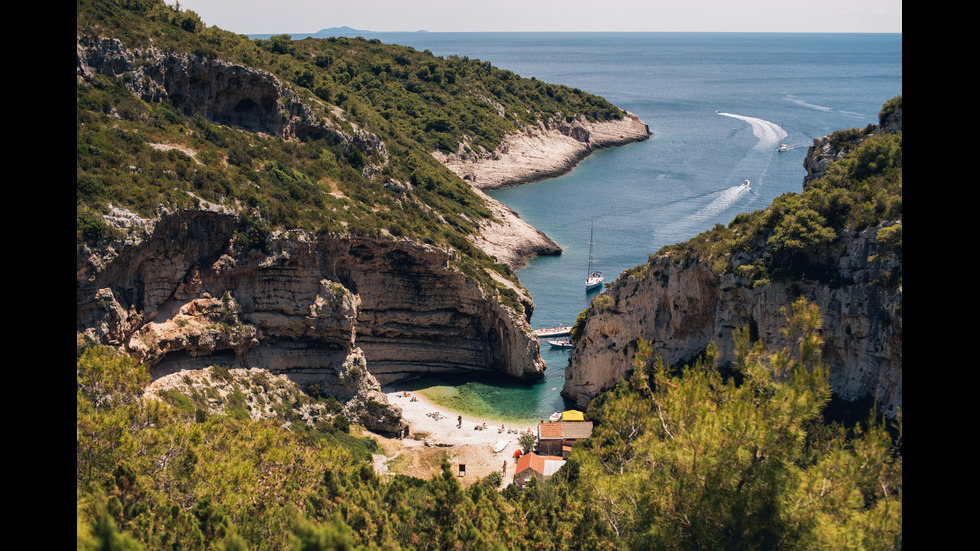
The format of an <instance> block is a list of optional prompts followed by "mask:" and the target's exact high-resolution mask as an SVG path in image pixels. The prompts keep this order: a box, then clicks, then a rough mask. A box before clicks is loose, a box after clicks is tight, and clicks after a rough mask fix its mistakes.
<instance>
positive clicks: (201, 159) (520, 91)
mask: <svg viewBox="0 0 980 551" xmlns="http://www.w3.org/2000/svg"><path fill="white" fill-rule="evenodd" d="M76 6H77V12H76V15H77V32H78V36H79V40H80V42H81V43H83V44H95V43H97V41H98V40H99V39H100V38H101V37H114V38H117V39H119V40H120V41H121V43H122V44H123V46H124V47H126V48H129V49H138V48H149V47H151V46H152V47H153V48H154V49H155V51H166V52H177V53H187V54H189V55H191V56H195V57H197V58H203V59H217V60H222V61H225V62H230V63H238V64H242V65H245V66H248V67H252V68H255V69H259V70H265V71H269V72H271V73H273V74H275V75H276V76H277V77H278V78H279V79H280V81H282V82H283V83H284V85H285V86H286V87H287V88H288V89H289V91H290V92H291V93H292V94H295V97H298V98H299V99H300V101H302V102H303V103H304V104H305V105H306V106H308V107H309V108H310V109H312V111H313V113H314V116H315V117H317V118H318V119H319V120H321V121H328V122H329V124H330V125H332V126H333V127H335V128H337V129H338V130H339V131H340V132H344V133H346V134H347V135H354V134H356V132H357V131H356V129H355V126H356V128H357V129H365V130H367V131H369V132H371V133H373V134H374V135H376V136H378V137H379V138H380V140H381V142H382V143H383V144H384V149H383V150H381V149H378V148H375V147H372V146H369V145H364V144H360V145H357V144H355V143H354V142H352V141H351V140H349V139H347V138H342V137H340V135H339V134H331V133H329V132H328V133H326V134H325V135H322V136H319V135H318V136H319V137H309V138H307V139H305V140H303V141H295V140H293V141H286V140H282V139H279V138H275V137H271V136H269V135H267V134H262V133H256V132H251V131H246V130H243V129H240V128H232V127H228V126H223V125H221V124H217V123H216V122H215V121H212V120H208V119H206V118H205V117H203V116H202V115H201V114H200V113H195V114H193V115H191V116H188V115H185V113H184V112H183V111H182V108H180V107H178V106H176V105H174V104H173V103H171V102H169V101H159V100H149V99H141V98H156V97H160V94H159V91H158V90H154V87H156V86H158V85H157V84H155V83H152V82H150V81H149V80H148V79H144V80H143V81H141V82H136V81H135V80H136V77H135V76H134V73H133V72H125V73H122V74H119V75H115V76H105V75H96V76H94V77H93V78H91V79H86V80H84V81H79V82H78V83H77V86H76V138H77V140H76V181H77V188H76V242H77V244H78V245H83V244H84V245H88V246H98V245H99V244H102V243H105V242H107V241H109V240H115V239H121V238H123V237H124V234H123V232H122V231H121V230H119V229H117V228H114V227H112V226H110V225H108V224H107V223H106V222H105V220H104V219H103V218H102V215H104V214H107V213H108V212H109V209H110V207H116V208H122V209H126V210H128V211H131V212H134V213H136V214H138V215H140V216H143V217H146V218H153V217H155V216H156V215H157V213H158V212H159V211H160V209H161V208H164V209H167V210H170V211H174V210H180V209H194V208H199V207H201V206H202V205H204V204H205V203H211V204H216V205H221V206H224V207H226V208H229V209H231V210H232V211H233V212H236V213H238V214H239V215H240V217H241V223H240V229H239V231H238V232H237V233H236V249H238V250H241V251H247V250H250V249H257V250H260V251H266V250H267V247H268V238H269V236H270V235H271V234H272V232H273V231H275V230H297V229H298V230H305V231H307V232H311V233H313V234H316V235H323V234H356V235H364V236H371V237H383V238H385V237H386V238H410V239H413V240H415V241H417V242H420V243H428V244H435V245H438V246H440V247H443V248H447V249H448V248H452V249H455V250H457V251H459V253H460V255H461V258H460V259H459V261H458V262H457V266H458V267H459V268H460V269H461V270H462V271H463V272H464V273H466V274H467V275H469V276H470V277H473V278H474V279H476V280H478V281H479V282H480V284H481V285H483V286H484V288H486V289H495V290H496V291H497V292H499V293H502V298H503V301H504V303H505V304H506V305H507V306H509V307H510V308H511V309H513V310H515V311H517V312H520V311H521V310H522V306H521V304H520V302H519V301H518V300H517V298H516V295H514V293H513V292H512V291H509V290H507V288H506V286H504V285H503V284H500V283H498V282H495V281H494V280H493V278H491V277H490V276H489V275H488V273H487V272H488V271H489V270H495V271H497V272H499V273H501V274H502V275H504V276H505V277H507V278H509V279H510V280H512V281H513V282H515V283H517V279H516V277H515V276H514V275H513V274H512V273H510V271H509V270H507V269H506V268H502V267H501V266H500V265H499V264H497V263H496V260H495V259H492V258H489V257H488V256H487V255H486V254H485V253H483V252H482V251H480V250H479V249H477V248H476V247H474V246H473V245H472V243H471V242H470V241H469V239H468V237H470V236H472V235H474V234H475V233H476V232H477V230H478V227H479V224H480V222H481V221H483V220H486V219H487V218H489V217H490V216H491V214H490V212H489V210H488V209H487V208H486V206H485V205H484V203H483V201H482V200H481V199H480V198H479V197H478V196H477V195H476V194H474V193H473V192H472V190H470V188H469V187H468V185H467V184H466V183H464V182H463V181H462V180H461V179H459V178H458V177H457V176H456V175H455V174H453V173H451V172H450V171H449V170H448V169H446V168H445V167H444V166H442V165H441V164H439V163H438V162H437V161H436V160H435V159H434V158H433V157H432V155H431V153H432V152H433V151H436V150H442V151H457V150H459V149H462V150H472V149H474V148H485V149H488V150H492V149H494V148H495V147H496V146H497V145H498V144H499V143H500V141H501V139H502V138H503V136H504V135H505V134H506V133H508V132H512V131H515V130H517V129H518V128H520V126H522V125H527V124H537V123H538V122H540V121H547V120H549V119H551V118H559V119H560V118H565V119H571V118H574V117H577V116H584V117H587V118H589V119H593V120H595V119H602V120H605V119H612V118H621V117H622V111H621V110H619V109H618V108H616V107H615V106H613V105H611V104H610V103H609V102H607V101H606V100H604V99H602V98H600V97H597V96H594V95H591V94H587V93H585V92H583V91H581V90H578V89H572V88H568V87H565V86H560V85H553V84H546V83H543V82H540V81H537V80H535V79H524V78H521V77H519V76H517V75H515V74H513V73H512V72H510V71H506V70H501V69H497V68H495V67H493V66H491V65H490V64H489V63H487V62H481V61H479V60H475V59H468V58H465V57H463V58H460V57H455V56H453V57H449V58H441V57H436V56H434V55H432V54H431V52H428V51H425V52H419V51H416V50H414V49H412V48H408V47H403V46H396V45H387V44H382V43H381V42H379V41H377V40H363V39H348V38H330V39H311V38H310V39H304V40H300V41H293V40H291V39H290V37H288V36H285V35H283V36H276V37H272V38H270V39H268V40H257V41H252V40H249V39H248V38H247V37H245V36H241V35H235V34H233V33H229V32H226V31H222V30H221V29H218V28H217V27H213V26H210V27H209V26H207V25H206V24H205V23H204V22H202V21H201V20H200V18H199V17H198V16H197V14H195V13H194V12H192V11H188V10H179V9H177V8H176V7H175V6H168V5H166V4H164V2H163V1H162V0H104V1H103V0H100V1H92V0H77V3H76ZM145 63H148V61H146V60H143V59H137V60H136V61H135V62H134V64H135V65H136V66H137V67H138V66H140V65H141V64H145ZM134 90H140V91H141V92H140V94H135V93H134ZM285 98H286V99H287V100H288V96H287V97H285ZM283 108H284V109H286V108H288V105H286V106H283ZM337 108H339V110H340V111H338V109H337ZM338 113H340V114H338ZM284 116H285V114H284Z"/></svg>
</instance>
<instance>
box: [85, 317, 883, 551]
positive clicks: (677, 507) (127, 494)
mask: <svg viewBox="0 0 980 551" xmlns="http://www.w3.org/2000/svg"><path fill="white" fill-rule="evenodd" d="M819 329H820V317H819V312H818V311H817V310H816V309H815V308H813V307H811V306H809V305H807V304H806V303H805V302H802V301H801V302H799V303H797V304H795V305H793V306H792V309H790V310H788V311H787V323H786V327H785V331H786V332H787V333H788V334H790V335H792V336H793V337H794V339H795V341H796V342H798V343H799V346H798V348H796V349H794V350H780V351H767V350H763V349H762V348H761V346H759V345H758V344H757V343H752V342H750V341H749V339H748V333H747V331H743V332H741V333H740V334H739V337H738V342H737V347H738V349H739V359H738V362H737V366H736V368H735V372H734V373H731V372H728V373H726V375H725V376H722V374H721V373H720V372H719V370H718V369H717V366H715V365H714V364H713V363H712V357H711V356H710V355H709V356H708V357H706V358H705V359H704V360H703V361H700V362H698V363H697V364H695V365H691V366H688V367H683V368H682V369H678V368H671V367H670V366H667V365H664V364H663V363H662V362H659V361H655V360H654V359H653V358H651V357H649V355H644V354H641V355H640V356H638V359H637V363H636V370H635V371H634V374H633V376H632V377H631V378H630V379H629V380H625V379H624V380H623V381H621V383H620V384H619V385H618V386H617V387H616V388H615V389H614V390H613V391H611V392H609V393H607V394H605V395H603V396H602V397H601V399H599V400H596V401H595V403H594V405H593V406H591V407H590V409H589V411H588V413H587V416H588V417H589V418H591V419H593V420H595V422H596V431H595V432H594V433H593V436H592V438H591V439H590V440H588V441H586V442H585V443H584V444H583V445H578V446H576V447H575V448H574V449H573V452H572V455H571V458H570V460H569V462H568V463H567V464H566V465H565V467H563V468H562V470H561V471H559V473H558V474H557V475H555V476H554V477H552V478H551V479H549V480H547V481H546V482H544V483H539V482H537V479H534V478H532V482H531V483H530V484H529V485H528V487H526V488H524V489H523V490H519V489H517V488H516V487H514V486H513V485H511V486H508V487H507V488H506V489H505V490H504V491H503V492H499V491H498V490H497V486H498V484H499V479H497V478H496V476H491V477H488V478H487V479H486V480H485V481H483V482H480V483H477V484H473V485H471V486H470V487H469V488H466V489H464V488H463V487H462V486H461V484H460V483H459V481H458V479H457V478H456V476H455V475H454V474H453V473H452V471H451V470H450V469H449V464H448V463H445V464H444V465H443V474H442V475H441V476H437V477H433V478H432V479H430V480H421V479H414V478H408V477H404V476H401V475H397V476H395V477H393V478H389V477H385V478H381V477H379V476H378V475H377V474H376V473H375V471H374V469H373V467H372V465H371V463H370V460H369V457H367V456H366V455H365V454H367V453H368V452H369V451H370V444H369V443H365V441H363V440H361V439H359V438H358V437H356V436H352V433H353V432H354V430H353V429H351V428H349V427H343V426H337V425H333V424H328V423H320V424H317V425H315V426H313V427H309V426H306V425H305V424H304V423H302V422H299V421H297V420H296V418H295V416H292V415H291V414H290V412H291V411H293V410H295V409H298V408H299V407H300V406H301V405H302V404H303V403H304V402H309V401H310V400H315V399H314V398H310V397H309V396H306V395H305V394H303V393H302V392H299V391H296V390H293V389H288V388H284V389H282V390H283V391H284V392H285V395H286V397H285V398H284V399H283V400H282V401H281V402H280V404H281V405H280V406H279V409H280V411H281V412H282V414H281V416H279V417H278V418H275V419H271V420H266V421H254V420H252V419H251V418H249V417H248V416H247V415H237V414H235V411H236V410H235V408H229V409H228V412H227V413H226V414H221V415H211V416H202V415H200V414H199V413H198V414H195V409H194V407H193V406H192V405H191V406H188V405H187V404H188V403H189V401H188V400H187V399H186V398H183V399H181V398H179V397H172V398H170V399H168V400H165V401H159V400H149V399H144V398H143V397H142V393H141V389H142V387H143V386H144V385H145V384H146V382H147V378H148V377H147V374H146V371H145V369H144V368H143V367H142V366H140V365H139V364H137V363H136V362H133V361H132V360H131V359H129V358H128V357H126V356H124V355H120V354H119V353H118V352H116V351H114V350H112V349H107V348H85V349H84V350H81V349H80V351H79V355H78V362H77V377H78V391H77V395H76V410H77V411H76V451H77V455H76V505H77V516H78V525H77V539H78V548H79V549H104V548H112V549H163V548H180V549H286V548H293V549H529V548H533V549H556V550H557V549H705V548H712V549H717V548H722V549H828V550H831V549H833V550H837V549H898V548H901V547H902V454H901V442H902V440H901V435H902V422H901V418H900V417H899V419H898V421H897V422H896V423H895V424H894V425H893V426H888V425H886V424H885V423H884V422H883V421H877V420H875V419H874V418H869V419H867V420H866V421H863V422H861V423H860V424H858V425H856V426H846V425H844V424H843V423H840V422H836V421H830V420H828V419H827V418H826V408H827V404H828V400H829V397H830V390H829V388H828V385H827V381H826V373H825V371H824V369H823V367H822V362H821V359H820V355H819V343H820V339H819ZM241 382H242V383H244V384H245V385H248V382H247V381H241ZM251 385H252V386H253V387H258V386H259V383H258V382H257V381H252V383H251ZM246 389H247V387H246ZM324 404H325V403H324ZM325 407H326V404H325Z"/></svg>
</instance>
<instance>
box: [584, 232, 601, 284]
mask: <svg viewBox="0 0 980 551" xmlns="http://www.w3.org/2000/svg"><path fill="white" fill-rule="evenodd" d="M594 234H595V221H594V220H593V221H592V230H590V232H589V275H588V277H586V278H585V290H586V291H591V290H592V289H595V288H596V287H599V286H600V285H602V274H601V273H599V272H597V271H595V270H593V269H592V245H593V244H594V241H593V240H592V236H593V235H594Z"/></svg>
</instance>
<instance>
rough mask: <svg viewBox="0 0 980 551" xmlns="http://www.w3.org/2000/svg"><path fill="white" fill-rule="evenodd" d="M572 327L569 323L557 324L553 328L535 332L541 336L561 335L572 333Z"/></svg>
mask: <svg viewBox="0 0 980 551" xmlns="http://www.w3.org/2000/svg"><path fill="white" fill-rule="evenodd" d="M571 331H572V328H571V327H569V326H567V325H556V326H554V327H553V328H551V329H538V330H537V331H535V332H534V334H535V335H537V336H539V337H560V336H562V335H568V334H569V333H571Z"/></svg>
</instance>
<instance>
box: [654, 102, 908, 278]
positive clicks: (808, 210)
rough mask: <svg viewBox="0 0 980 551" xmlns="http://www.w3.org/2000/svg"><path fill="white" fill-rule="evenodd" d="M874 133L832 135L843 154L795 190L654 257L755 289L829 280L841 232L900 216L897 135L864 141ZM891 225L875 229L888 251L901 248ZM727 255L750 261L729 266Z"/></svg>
mask: <svg viewBox="0 0 980 551" xmlns="http://www.w3.org/2000/svg"><path fill="white" fill-rule="evenodd" d="M901 102H902V98H901V97H900V96H899V97H897V98H895V99H893V100H891V101H889V102H888V104H886V105H885V107H884V108H883V109H882V113H881V115H880V118H881V119H883V118H884V117H885V116H886V115H887V114H888V113H889V112H891V111H893V110H894V109H895V108H897V107H899V106H901ZM874 129H875V127H874V126H872V127H869V128H867V129H864V130H858V129H853V130H845V131H840V132H837V133H835V134H833V135H832V136H831V141H833V142H834V143H836V144H837V146H838V147H845V148H846V149H851V151H850V153H849V154H848V155H847V156H845V157H844V158H842V159H840V160H838V161H836V162H834V163H833V164H831V165H830V167H829V168H828V169H827V171H826V173H825V174H824V176H823V177H822V178H820V179H819V180H816V181H813V182H811V183H810V185H809V186H808V187H807V189H806V190H804V191H803V192H802V193H787V194H785V195H782V196H780V197H777V198H776V200H775V201H773V203H772V205H770V206H769V207H768V208H766V209H765V210H761V211H756V212H753V213H747V214H739V215H738V216H736V217H735V218H734V219H733V220H732V221H731V223H730V224H729V225H728V226H727V227H726V226H723V225H721V224H718V225H716V226H715V228H714V229H712V230H710V231H707V232H704V233H702V234H700V235H698V236H696V237H695V238H693V239H691V240H690V241H687V242H685V243H679V244H676V245H670V246H667V247H664V248H663V249H661V250H660V251H659V252H658V254H657V256H659V255H664V256H668V257H674V258H683V259H687V260H695V259H697V260H699V261H701V262H705V263H707V264H708V265H710V266H711V267H712V269H713V270H714V271H715V272H716V273H719V274H721V273H735V274H737V275H740V276H742V277H745V278H747V279H748V280H750V281H752V282H755V284H764V283H766V282H769V281H778V280H786V279H795V278H799V277H802V276H805V277H806V278H807V279H812V280H819V281H824V282H831V283H832V282H833V281H834V280H835V278H836V276H837V267H836V259H837V258H839V256H840V251H839V250H837V245H838V237H839V236H840V235H841V233H842V232H844V231H860V230H862V229H866V228H869V227H873V226H877V225H879V224H881V223H883V222H892V221H896V220H897V221H901V219H902V133H901V132H897V133H893V134H878V135H874V136H871V137H870V138H867V135H868V134H869V133H870V132H871V131H872V130H874ZM864 138H866V139H864ZM860 139H863V141H860ZM858 143H859V145H857V144H858ZM845 144H850V145H849V146H847V145H845ZM898 227H899V229H898V230H895V229H888V228H885V229H883V230H881V232H880V233H881V234H883V235H880V238H881V239H883V240H884V243H887V247H888V250H891V251H901V229H900V228H901V226H900V225H899V226H898ZM733 258H742V259H744V258H751V259H752V260H751V263H744V262H742V263H740V264H734V263H733V262H732V259H733ZM893 284H894V283H893Z"/></svg>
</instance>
